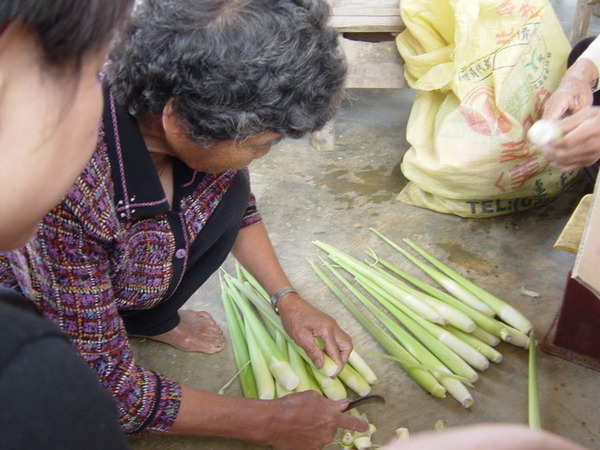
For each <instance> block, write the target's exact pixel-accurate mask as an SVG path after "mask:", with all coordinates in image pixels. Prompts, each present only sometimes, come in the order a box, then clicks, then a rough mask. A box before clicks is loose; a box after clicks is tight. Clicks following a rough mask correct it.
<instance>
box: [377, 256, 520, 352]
mask: <svg viewBox="0 0 600 450" xmlns="http://www.w3.org/2000/svg"><path fill="white" fill-rule="evenodd" d="M377 261H378V262H379V263H380V264H381V265H382V266H384V267H386V268H388V269H389V270H391V271H392V272H394V273H395V274H396V275H398V276H400V277H402V278H404V279H405V280H406V281H408V282H409V283H411V284H413V285H414V286H416V287H417V288H419V289H421V290H422V291H423V292H426V293H428V294H429V295H431V296H432V297H435V298H437V299H438V300H441V301H443V302H444V303H448V304H449V305H450V306H453V307H454V308H456V309H458V310H459V311H462V312H463V313H465V314H466V315H467V316H469V317H470V318H471V319H472V320H473V321H474V322H475V324H476V325H477V326H478V327H480V328H481V329H483V330H485V331H487V332H488V333H490V334H492V335H494V336H497V337H499V338H501V339H503V340H507V338H508V337H509V332H508V329H507V327H506V325H505V324H504V323H502V322H500V321H498V320H496V319H494V318H493V317H490V316H489V315H487V314H484V313H482V312H481V311H479V310H477V309H475V308H473V307H471V306H469V305H467V304H466V303H464V302H462V301H461V300H459V299H457V298H455V297H453V296H452V295H450V294H447V293H446V292H444V291H441V290H439V289H436V288H434V287H433V286H431V285H429V284H427V283H424V282H423V281H421V280H419V279H418V278H415V277H413V276H412V275H409V274H408V273H406V272H404V271H403V270H401V269H399V268H398V267H397V266H395V265H393V264H391V263H389V262H388V261H386V260H384V259H382V258H378V260H377ZM472 332H473V331H471V333H472ZM488 343H489V342H488Z"/></svg>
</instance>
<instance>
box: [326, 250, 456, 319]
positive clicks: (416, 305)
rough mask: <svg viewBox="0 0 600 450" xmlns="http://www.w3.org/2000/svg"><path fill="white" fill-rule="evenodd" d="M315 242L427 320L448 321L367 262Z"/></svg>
mask: <svg viewBox="0 0 600 450" xmlns="http://www.w3.org/2000/svg"><path fill="white" fill-rule="evenodd" d="M314 244H315V245H316V246H317V247H319V248H320V249H321V250H323V251H325V252H326V253H327V254H328V255H329V258H330V259H331V260H332V261H334V262H336V263H338V264H339V265H340V266H341V267H343V268H344V269H345V270H346V271H348V272H350V273H352V275H354V276H356V275H363V276H366V277H367V278H372V279H373V280H376V282H377V284H379V285H381V287H382V288H384V289H385V290H387V291H388V292H390V294H392V295H394V296H395V297H397V298H398V299H399V300H400V301H402V302H404V303H406V304H407V305H408V306H410V307H411V308H413V309H414V310H415V311H417V312H418V313H419V314H421V315H422V316H423V317H425V318H426V319H427V320H429V321H431V322H435V323H439V324H442V325H445V324H446V321H445V320H444V318H443V317H442V316H441V315H440V313H439V312H437V311H436V310H435V309H433V308H432V307H431V306H429V305H427V304H425V303H423V302H422V301H420V300H419V299H417V298H415V297H414V296H413V295H411V294H409V293H408V292H406V291H405V290H404V289H401V288H400V287H399V286H398V285H397V284H394V283H392V282H391V281H390V280H389V279H388V278H386V277H385V276H383V275H382V274H381V273H380V272H378V271H377V270H375V269H373V268H372V267H371V266H369V265H368V264H365V263H363V262H361V261H359V260H357V259H356V258H353V257H352V256H350V255H348V254H347V253H344V252H342V251H341V250H339V249H337V248H335V247H334V246H332V245H328V244H325V243H323V242H320V241H315V242H314Z"/></svg>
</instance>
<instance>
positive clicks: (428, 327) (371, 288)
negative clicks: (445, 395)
mask: <svg viewBox="0 0 600 450" xmlns="http://www.w3.org/2000/svg"><path fill="white" fill-rule="evenodd" d="M358 282H359V283H360V284H361V286H363V287H364V288H365V289H366V290H367V291H368V292H369V294H371V296H373V297H374V298H376V299H377V301H378V302H379V303H380V304H381V305H382V306H383V307H384V308H385V309H387V310H388V311H389V312H390V313H391V314H392V315H393V316H394V317H395V318H396V319H397V320H398V321H399V322H400V323H402V324H403V325H404V326H405V327H406V328H407V329H408V330H410V331H411V333H413V335H415V337H417V338H418V339H419V340H420V341H421V342H422V343H423V344H424V345H425V346H426V347H427V348H428V349H429V350H430V351H431V352H432V353H433V354H435V355H436V356H437V357H438V358H439V359H440V360H441V361H443V362H444V364H445V365H446V366H448V368H450V369H451V370H452V371H453V372H454V373H456V374H458V375H460V376H462V377H465V378H466V379H468V380H469V381H470V382H475V381H476V380H477V378H478V375H477V372H475V371H474V370H473V369H472V368H471V366H473V367H475V368H477V369H479V370H485V369H487V366H488V362H487V360H486V359H485V358H484V357H483V356H482V355H480V354H477V353H475V352H474V350H473V349H472V348H469V349H468V350H466V351H465V349H464V347H463V346H464V345H466V344H463V343H462V342H461V343H457V342H456V340H452V339H451V338H449V337H448V336H447V335H448V333H447V332H446V330H445V329H444V328H443V327H441V326H439V325H437V324H434V323H431V322H428V321H426V320H424V319H423V318H422V317H419V315H417V314H415V313H414V311H411V310H410V308H406V307H405V306H404V305H402V304H400V303H397V302H394V299H393V298H390V297H388V296H387V294H386V292H385V291H382V290H380V289H379V288H378V286H376V285H374V284H372V283H370V282H369V281H368V280H362V279H359V280H358ZM355 295H356V294H355ZM361 301H363V300H362V299H361ZM363 303H364V302H363ZM461 344H462V345H461ZM482 360H483V361H482ZM467 363H469V364H470V365H469V364H467Z"/></svg>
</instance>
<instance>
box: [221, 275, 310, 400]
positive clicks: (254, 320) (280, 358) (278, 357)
mask: <svg viewBox="0 0 600 450" xmlns="http://www.w3.org/2000/svg"><path fill="white" fill-rule="evenodd" d="M229 279H232V278H231V277H230V278H229ZM229 279H226V280H225V281H226V282H228V281H229ZM230 287H232V286H231V285H230ZM230 292H231V297H232V298H233V300H234V302H235V303H236V305H237V306H238V308H239V309H240V311H241V312H242V314H243V317H244V323H245V324H246V327H245V331H246V335H247V334H248V329H251V330H252V333H253V334H254V337H255V339H254V341H255V342H256V343H257V345H258V346H259V347H260V351H261V352H262V353H263V356H264V357H265V360H266V361H267V364H268V367H269V370H270V371H271V373H272V374H273V376H274V377H275V379H276V380H277V382H278V383H279V384H280V385H281V386H282V387H283V388H285V389H286V390H288V391H292V390H294V389H295V388H296V387H297V386H298V383H300V379H299V378H298V375H297V374H296V373H295V372H294V370H293V369H292V366H291V365H290V363H289V361H288V360H287V359H286V357H285V356H284V355H283V353H282V352H281V350H279V347H277V344H275V341H274V340H273V338H272V337H271V336H270V335H269V333H268V332H267V330H266V329H265V327H264V325H263V324H262V323H261V322H260V320H259V319H258V316H257V315H256V313H255V312H254V311H253V310H252V308H251V307H250V304H249V303H248V300H247V299H246V298H244V297H243V296H242V295H241V294H240V293H239V292H238V291H237V290H235V289H233V288H232V289H231V290H230ZM250 344H251V342H248V348H249V350H250V352H252V348H251V347H250ZM257 382H258V380H257Z"/></svg>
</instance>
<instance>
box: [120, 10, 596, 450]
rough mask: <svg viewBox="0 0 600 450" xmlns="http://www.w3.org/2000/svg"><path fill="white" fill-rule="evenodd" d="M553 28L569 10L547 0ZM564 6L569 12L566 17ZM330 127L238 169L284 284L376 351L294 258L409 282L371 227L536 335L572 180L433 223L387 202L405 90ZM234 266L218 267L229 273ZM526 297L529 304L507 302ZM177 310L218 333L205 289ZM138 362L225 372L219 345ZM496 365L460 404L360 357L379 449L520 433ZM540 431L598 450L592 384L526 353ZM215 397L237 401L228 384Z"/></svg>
mask: <svg viewBox="0 0 600 450" xmlns="http://www.w3.org/2000/svg"><path fill="white" fill-rule="evenodd" d="M554 4H555V5H556V8H557V11H558V12H559V17H561V19H562V20H563V21H564V25H563V26H565V28H567V27H568V26H569V24H570V22H569V18H568V17H569V11H570V5H571V4H572V2H566V1H562V2H561V1H556V2H554ZM571 7H572V6H571ZM349 94H350V100H349V101H348V102H347V103H346V104H345V105H344V107H343V108H342V110H341V111H340V113H339V115H338V117H337V120H336V126H337V131H336V139H337V144H336V149H335V150H334V151H332V152H317V151H315V150H313V149H312V148H311V147H310V146H309V144H308V140H297V141H285V142H283V143H281V144H280V145H278V146H277V147H276V148H274V149H273V150H272V152H271V153H270V154H269V155H268V156H267V157H265V158H264V159H263V160H261V161H258V162H256V163H255V164H254V165H253V167H252V174H253V186H254V192H255V194H256V196H257V200H258V203H259V207H260V209H261V212H262V214H263V216H264V220H265V223H266V225H267V227H268V228H269V230H270V233H271V238H272V241H273V243H274V245H275V247H276V250H277V252H278V254H279V256H280V259H281V261H282V264H283V266H284V268H285V269H286V271H287V273H288V275H289V277H290V279H291V280H292V282H293V284H294V285H295V286H296V287H297V288H298V289H299V290H300V291H301V292H302V294H303V295H304V296H305V297H306V298H307V299H309V300H310V301H312V302H313V303H314V304H315V305H316V306H318V307H319V308H320V309H322V310H323V311H325V312H327V313H329V314H331V315H333V316H334V317H335V318H336V319H337V320H338V322H339V323H340V324H341V325H342V326H343V327H344V328H345V329H346V330H347V332H349V333H350V334H351V335H352V336H353V338H354V341H355V345H356V347H358V348H363V349H369V350H374V351H380V348H379V347H378V345H377V344H376V343H375V342H374V341H373V339H372V338H371V337H369V336H368V335H367V334H366V333H365V332H364V331H363V330H362V328H361V327H360V325H358V324H357V322H356V321H355V319H354V318H353V317H352V316H351V315H350V314H349V313H348V312H347V311H346V310H345V309H344V308H343V307H342V306H341V305H340V304H339V302H338V301H337V300H336V299H335V298H334V297H333V296H332V295H330V293H329V292H328V290H327V289H326V288H325V287H324V286H323V284H322V283H321V282H320V281H319V280H318V279H317V278H316V276H315V275H314V274H313V273H312V271H311V270H310V267H309V265H308V263H307V259H316V258H317V255H319V252H318V251H317V249H316V248H315V247H314V246H313V244H312V241H314V240H321V241H324V242H327V243H331V244H334V245H335V246H337V247H339V248H341V249H344V250H346V251H348V252H350V253H352V254H354V255H355V256H360V254H361V252H362V251H363V250H365V249H367V248H373V249H374V250H375V251H377V252H378V253H380V254H381V255H383V256H386V257H387V258H389V259H391V260H393V261H395V262H397V263H398V265H399V266H400V267H403V268H404V269H406V271H409V272H411V273H417V272H415V270H414V269H413V268H412V266H411V265H410V264H409V263H407V262H405V261H403V260H402V258H401V257H400V256H397V255H396V254H394V252H393V251H391V250H390V249H389V247H387V246H386V245H385V244H383V243H382V242H381V241H378V240H377V238H376V237H375V236H374V235H373V234H372V233H370V232H369V231H368V228H369V227H375V228H377V229H379V230H380V231H382V232H383V233H385V234H387V235H388V236H390V237H391V238H393V239H395V240H396V241H399V240H400V239H401V238H403V237H409V238H411V239H413V240H415V241H418V242H420V243H423V244H424V245H425V246H426V247H427V248H429V249H430V250H431V251H432V252H433V253H435V254H436V255H438V256H440V257H441V258H443V259H445V260H446V261H448V262H449V263H450V264H452V265H453V266H454V267H456V268H457V269H458V270H459V271H460V272H461V273H463V274H464V275H466V276H468V277H469V278H471V279H472V280H473V281H475V282H476V283H478V284H480V285H481V286H484V287H486V288H488V289H489V290H490V291H491V292H493V293H495V294H496V295H498V296H499V297H501V298H504V299H505V300H507V301H509V302H510V303H512V304H514V305H515V306H517V307H518V308H520V309H521V310H522V311H523V312H524V313H525V314H526V315H527V316H528V317H530V318H531V319H532V321H533V323H534V325H535V329H536V332H537V333H538V335H543V334H544V333H545V332H546V331H547V330H548V328H549V326H550V323H551V321H552V319H553V317H554V315H555V314H556V311H557V310H558V307H559V305H560V301H561V295H562V291H563V288H564V283H565V280H566V277H567V273H568V271H569V270H570V268H571V267H572V264H573V262H574V255H573V254H570V253H567V252H564V251H561V250H556V249H553V244H554V242H555V240H556V238H557V236H558V235H559V233H560V231H561V230H562V228H563V227H564V225H565V223H566V221H567V220H568V218H569V216H570V214H571V212H572V210H573V208H574V206H575V205H576V203H577V201H578V199H579V198H580V196H581V194H582V184H581V183H579V184H577V185H575V186H573V187H572V188H571V189H569V190H568V191H567V192H565V193H564V194H563V195H562V196H561V197H560V198H559V199H558V200H557V201H555V202H553V203H552V204H550V205H548V206H546V207H543V208H539V209H536V210H533V211H529V212H525V213H519V214H514V215H509V216H505V217H499V218H492V219H482V220H472V219H461V218H458V217H454V216H449V215H443V214H438V213H434V212H431V211H428V210H424V209H419V208H415V207H412V206H408V205H405V204H403V203H399V202H397V201H395V197H396V195H397V194H398V193H399V192H400V190H401V189H402V187H403V186H404V185H405V183H406V179H405V178H404V177H403V176H402V174H401V173H400V171H399V167H398V165H399V163H400V161H401V159H402V155H403V154H404V152H405V151H406V150H407V149H408V144H407V143H406V140H405V129H406V121H407V119H408V115H409V113H410V108H411V104H412V99H413V93H412V92H411V91H410V90H353V91H350V92H349ZM233 267H234V262H233V261H232V260H228V261H227V262H226V264H225V265H224V268H225V269H226V270H229V271H231V270H232V269H233ZM521 287H524V288H526V289H529V290H532V291H536V292H538V293H539V294H540V297H539V298H532V297H528V296H526V295H523V294H521V293H520V291H519V290H520V288H521ZM186 307H189V308H193V309H205V310H209V311H211V312H212V314H213V315H214V316H215V317H216V319H217V321H218V322H219V324H220V325H221V326H222V327H223V328H224V329H226V323H225V319H224V313H223V309H222V306H221V301H220V289H219V286H218V283H217V280H216V279H215V278H213V279H211V280H210V281H209V282H208V283H207V285H206V286H204V287H203V288H202V289H201V290H200V291H199V292H197V293H196V294H195V295H194V296H193V298H192V299H191V300H190V301H189V303H188V305H187V306H186ZM134 349H135V351H136V354H137V357H138V360H139V362H140V363H141V364H142V365H144V366H145V367H148V368H152V369H155V370H158V371H161V372H163V373H165V374H167V375H169V376H171V377H173V378H174V379H176V380H178V381H181V382H184V383H187V384H190V385H193V386H196V387H198V388H201V389H207V390H211V391H217V390H218V389H220V388H221V387H222V386H223V384H224V383H225V382H226V380H228V379H229V378H230V377H231V376H232V374H233V373H235V368H234V362H233V357H232V354H231V348H230V347H229V346H228V347H226V348H225V350H224V351H223V352H221V353H220V354H217V355H212V356H206V355H202V354H189V353H183V352H180V351H177V350H174V349H172V348H170V347H168V346H165V345H161V344H158V343H155V342H151V341H149V340H140V339H136V340H134ZM497 349H498V350H499V351H500V352H501V353H502V354H503V356H504V358H503V361H502V362H501V363H499V364H492V365H491V366H490V368H489V369H488V370H487V371H485V372H483V373H481V376H480V379H479V381H477V383H476V384H475V386H474V388H472V389H470V390H471V392H472V394H473V397H474V405H473V406H472V407H471V409H470V410H466V409H464V408H462V407H461V406H460V405H459V404H458V403H457V402H456V401H455V400H453V399H452V398H450V397H448V398H445V399H437V398H433V397H431V396H430V395H427V394H426V393H425V392H424V391H423V390H421V389H420V388H419V387H418V386H417V385H416V384H415V382H414V381H412V380H411V379H409V378H408V376H407V375H406V374H405V373H404V372H403V371H402V370H401V369H400V368H399V367H398V366H397V365H396V364H395V363H394V362H392V361H388V360H383V359H379V358H376V357H373V356H371V355H365V359H366V360H367V361H368V362H369V363H371V365H372V366H373V367H374V368H375V369H376V371H377V374H378V375H379V378H380V382H379V383H378V384H377V385H376V386H375V387H374V390H373V391H374V392H375V393H379V394H382V395H384V396H385V397H386V398H387V399H388V405H387V406H386V407H385V408H383V407H380V406H376V405H372V406H367V407H365V408H364V412H366V414H367V415H368V416H369V418H370V420H371V421H372V422H373V423H375V424H376V426H377V428H378V432H377V433H376V434H375V436H374V442H375V443H377V444H383V443H385V442H387V441H388V440H389V439H390V438H391V437H392V436H393V434H394V430H395V429H396V428H397V427H400V426H404V427H408V428H409V429H410V431H411V432H417V431H422V430H430V429H432V427H433V424H434V422H435V421H436V420H438V419H445V420H447V421H448V424H449V426H459V425H464V424H476V423H481V422H517V423H527V352H526V351H524V350H523V349H519V348H515V347H512V346H510V345H508V344H505V343H501V344H500V345H499V346H498V347H497ZM538 370H539V384H540V401H541V406H542V424H543V427H544V428H546V429H547V430H551V431H553V432H556V433H559V434H561V435H563V436H565V437H567V438H569V439H572V440H573V441H575V442H578V443H579V444H581V445H584V446H586V447H587V448H590V449H593V448H600V408H599V405H600V395H599V394H600V373H599V372H595V371H593V370H591V369H587V368H585V367H583V366H580V365H577V364H574V363H572V362H568V361H565V360H563V359H560V358H557V357H554V356H551V355H548V354H546V353H539V355H538ZM228 393H229V394H232V395H240V391H239V387H238V386H237V384H234V385H233V386H232V387H231V388H230V390H229V391H228ZM130 442H131V445H132V447H133V448H134V449H135V450H151V449H152V450H153V449H178V450H179V449H182V450H183V449H186V450H187V449H189V450H192V449H211V450H213V449H214V450H217V449H253V448H257V449H258V448H262V447H258V446H254V445H250V444H246V443H243V442H239V441H233V440H223V439H214V438H189V437H172V436H152V437H148V438H143V439H139V440H138V439H136V440H131V441H130Z"/></svg>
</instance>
